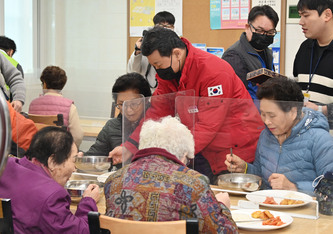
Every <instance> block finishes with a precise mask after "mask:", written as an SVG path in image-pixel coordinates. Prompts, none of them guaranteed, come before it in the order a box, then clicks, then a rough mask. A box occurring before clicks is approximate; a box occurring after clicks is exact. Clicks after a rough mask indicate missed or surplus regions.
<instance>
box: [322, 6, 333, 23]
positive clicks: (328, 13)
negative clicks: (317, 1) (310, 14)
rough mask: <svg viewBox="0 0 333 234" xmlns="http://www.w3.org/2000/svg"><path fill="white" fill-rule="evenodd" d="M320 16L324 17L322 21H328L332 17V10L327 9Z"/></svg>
mask: <svg viewBox="0 0 333 234" xmlns="http://www.w3.org/2000/svg"><path fill="white" fill-rule="evenodd" d="M322 15H323V16H324V20H325V21H326V22H327V21H330V20H331V19H332V17H333V14H332V10H331V9H329V8H327V9H326V10H324V11H323V13H322Z"/></svg>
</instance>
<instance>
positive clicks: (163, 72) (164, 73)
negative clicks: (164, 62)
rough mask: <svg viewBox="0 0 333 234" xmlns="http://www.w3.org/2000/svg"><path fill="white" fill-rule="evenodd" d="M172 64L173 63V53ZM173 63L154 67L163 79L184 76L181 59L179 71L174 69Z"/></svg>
mask: <svg viewBox="0 0 333 234" xmlns="http://www.w3.org/2000/svg"><path fill="white" fill-rule="evenodd" d="M171 64H172V55H171ZM171 64H170V66H169V67H167V68H160V69H156V68H155V67H154V68H155V70H156V72H157V74H158V76H159V77H161V79H163V80H173V79H177V80H179V79H180V77H181V76H182V72H181V71H180V61H179V71H178V72H174V71H173V69H172V67H171Z"/></svg>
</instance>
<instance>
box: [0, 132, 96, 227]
mask: <svg viewBox="0 0 333 234" xmlns="http://www.w3.org/2000/svg"><path fill="white" fill-rule="evenodd" d="M76 155H77V147H76V145H75V143H74V141H73V137H72V135H71V134H70V133H69V132H67V131H66V130H64V129H61V128H57V127H46V128H43V129H42V130H40V131H39V132H37V133H36V135H35V136H34V137H33V139H32V142H31V145H30V148H29V149H28V151H27V153H26V156H25V157H24V158H22V159H17V158H9V159H8V162H7V166H6V169H5V171H4V173H3V175H2V177H1V179H0V197H3V198H10V199H11V202H12V212H13V223H14V232H15V233H89V226H88V217H87V214H88V212H89V211H97V207H96V202H97V201H98V200H99V196H100V194H99V188H98V186H97V185H93V184H91V185H89V186H88V188H87V189H86V190H85V192H84V194H83V198H82V200H81V202H80V203H79V205H78V208H77V211H76V213H75V215H73V214H72V212H71V211H70V209H69V206H70V203H71V198H70V196H69V194H68V192H67V191H66V190H65V189H64V185H65V184H66V182H67V181H68V179H69V178H70V177H71V175H72V172H73V171H75V159H76Z"/></svg>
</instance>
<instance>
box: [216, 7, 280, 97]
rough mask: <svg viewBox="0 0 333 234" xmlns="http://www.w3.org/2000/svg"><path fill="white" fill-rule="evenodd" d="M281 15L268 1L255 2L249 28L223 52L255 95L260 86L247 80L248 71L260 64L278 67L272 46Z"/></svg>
mask: <svg viewBox="0 0 333 234" xmlns="http://www.w3.org/2000/svg"><path fill="white" fill-rule="evenodd" d="M278 22H279V16H278V15H277V13H276V12H275V11H274V10H273V8H272V7H270V6H268V5H263V6H255V7H253V8H252V9H251V11H250V13H249V16H248V23H247V24H246V25H245V32H244V33H243V34H242V35H241V37H240V39H239V41H237V42H236V43H235V44H233V45H232V46H231V47H230V48H229V49H228V50H227V51H226V52H225V53H224V54H223V56H222V59H224V60H226V61H227V62H228V63H230V65H231V66H232V67H233V68H234V70H235V72H236V74H237V75H238V77H239V78H240V79H241V80H242V81H243V83H244V85H245V87H246V88H247V90H248V91H249V93H250V95H251V97H252V99H257V97H256V92H257V89H258V87H257V86H256V85H255V84H252V83H251V82H248V81H247V80H246V74H247V73H248V72H251V71H254V70H257V69H259V68H267V69H270V70H273V71H274V67H273V55H272V51H271V50H270V49H268V46H269V45H270V44H272V43H273V38H274V36H275V35H276V30H275V28H276V25H277V24H278Z"/></svg>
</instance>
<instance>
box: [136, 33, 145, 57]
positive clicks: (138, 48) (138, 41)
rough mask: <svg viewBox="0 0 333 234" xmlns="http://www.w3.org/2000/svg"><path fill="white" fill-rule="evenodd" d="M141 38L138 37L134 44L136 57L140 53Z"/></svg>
mask: <svg viewBox="0 0 333 234" xmlns="http://www.w3.org/2000/svg"><path fill="white" fill-rule="evenodd" d="M142 39H143V38H142V37H140V38H139V39H138V40H137V41H136V42H135V52H134V54H135V55H138V54H140V53H141V44H142Z"/></svg>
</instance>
